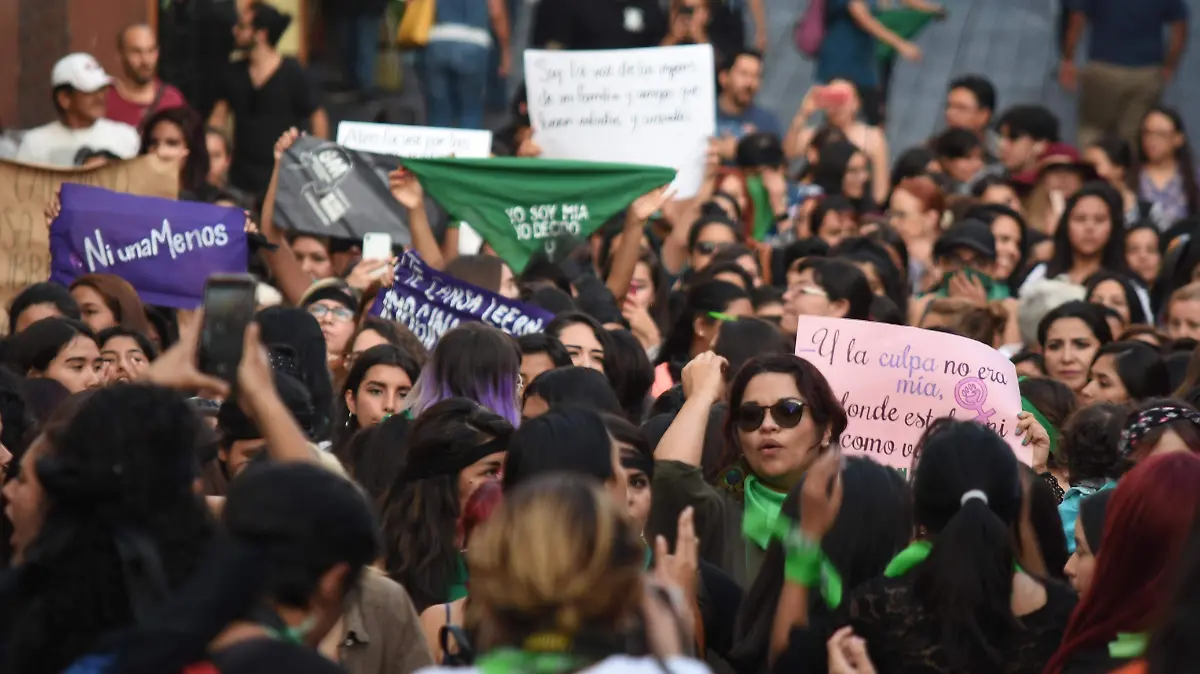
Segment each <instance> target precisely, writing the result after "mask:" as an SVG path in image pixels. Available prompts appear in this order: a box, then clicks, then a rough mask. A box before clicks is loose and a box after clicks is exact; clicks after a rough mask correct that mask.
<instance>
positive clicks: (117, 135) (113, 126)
mask: <svg viewBox="0 0 1200 674" xmlns="http://www.w3.org/2000/svg"><path fill="white" fill-rule="evenodd" d="M141 145H142V139H141V137H140V136H138V132H137V129H135V128H133V127H132V126H129V125H128V124H123V123H121V122H114V121H112V120H111V119H98V120H96V123H95V124H93V125H91V126H90V127H88V128H86V129H70V128H67V127H66V126H64V125H63V123H62V122H59V121H53V122H50V123H49V124H46V125H45V126H39V127H37V128H36V129H30V130H29V131H28V132H26V133H25V137H24V138H22V139H21V148H20V149H19V150H17V161H20V162H25V163H29V164H44V165H47V166H74V165H75V155H76V154H78V153H79V150H81V149H82V148H85V147H86V148H91V149H92V150H108V151H109V152H111V153H113V154H115V155H117V156H118V157H120V158H122V159H132V158H133V157H136V156H137V153H138V150H139V149H140V148H141Z"/></svg>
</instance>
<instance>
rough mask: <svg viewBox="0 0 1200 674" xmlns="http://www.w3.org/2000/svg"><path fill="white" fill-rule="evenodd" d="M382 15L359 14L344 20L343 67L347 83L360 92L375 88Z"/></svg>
mask: <svg viewBox="0 0 1200 674" xmlns="http://www.w3.org/2000/svg"><path fill="white" fill-rule="evenodd" d="M382 21H383V16H382V15H373V14H358V15H355V16H347V17H344V18H342V35H341V37H342V64H343V67H344V68H345V70H346V81H347V82H348V83H349V84H350V86H352V87H354V88H355V89H359V90H363V91H365V90H368V89H370V88H371V87H373V86H374V85H375V59H376V58H377V56H378V53H379V24H380V22H382Z"/></svg>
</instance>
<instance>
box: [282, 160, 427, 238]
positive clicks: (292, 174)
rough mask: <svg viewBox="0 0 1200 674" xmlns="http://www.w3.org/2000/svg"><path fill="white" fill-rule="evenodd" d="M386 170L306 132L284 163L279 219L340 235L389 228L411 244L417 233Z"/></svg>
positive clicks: (310, 230)
mask: <svg viewBox="0 0 1200 674" xmlns="http://www.w3.org/2000/svg"><path fill="white" fill-rule="evenodd" d="M381 173H385V172H382V171H377V170H376V165H375V163H374V162H373V161H372V160H371V159H370V158H369V157H368V156H367V155H366V154H364V153H361V152H357V151H355V150H349V149H346V148H344V147H341V146H339V145H336V144H334V143H330V142H329V141H326V140H321V139H319V138H313V137H311V136H301V137H300V138H299V139H298V140H297V141H296V142H295V144H293V145H292V147H291V148H290V149H289V150H288V151H287V152H286V153H284V155H283V160H282V163H281V165H280V167H279V188H278V190H277V192H276V195H275V220H276V222H277V223H278V224H279V225H280V226H281V227H283V228H285V229H291V230H294V231H297V232H303V233H305V234H312V235H314V236H327V237H332V238H335V239H361V238H362V237H363V235H364V234H366V233H367V232H387V233H388V234H390V235H391V236H392V241H393V242H394V243H398V244H402V245H405V246H407V245H409V244H411V243H412V236H410V235H409V233H408V226H407V225H406V224H405V221H404V219H403V217H402V215H401V212H402V211H403V208H402V207H401V206H400V204H398V203H397V202H396V199H395V198H394V197H393V196H392V193H391V191H390V190H389V189H388V186H387V182H386V179H385V178H384V177H383V176H382V175H380V174H381ZM385 174H386V173H385Z"/></svg>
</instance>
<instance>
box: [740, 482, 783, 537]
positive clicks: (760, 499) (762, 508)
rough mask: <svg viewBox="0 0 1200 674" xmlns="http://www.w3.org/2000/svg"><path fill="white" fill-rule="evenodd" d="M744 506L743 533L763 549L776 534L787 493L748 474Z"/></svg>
mask: <svg viewBox="0 0 1200 674" xmlns="http://www.w3.org/2000/svg"><path fill="white" fill-rule="evenodd" d="M742 484H743V485H744V488H745V499H744V500H743V506H742V535H743V536H745V537H746V538H747V539H748V540H750V541H751V542H753V543H754V544H755V545H757V546H758V547H759V548H762V549H763V550H766V549H767V544H769V543H770V542H771V537H772V536H773V535H774V534H775V521H776V520H777V519H779V511H781V510H782V509H783V501H784V499H786V498H787V494H785V493H783V492H779V491H775V490H774V489H771V488H770V487H768V486H767V485H765V484H763V483H762V482H761V481H760V480H759V479H758V478H757V477H755V476H754V475H747V476H746V480H745V482H743V483H742Z"/></svg>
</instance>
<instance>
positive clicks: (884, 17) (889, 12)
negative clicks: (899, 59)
mask: <svg viewBox="0 0 1200 674" xmlns="http://www.w3.org/2000/svg"><path fill="white" fill-rule="evenodd" d="M937 18H938V15H937V14H931V13H929V12H922V11H920V10H917V9H885V10H883V11H881V12H878V13H877V14H875V20H877V21H878V22H879V23H881V24H883V25H884V26H886V27H887V29H888V30H890V31H892V32H893V33H895V34H897V35H899V36H900V37H902V38H904V39H905V40H911V39H913V38H915V37H916V36H917V35H919V34H920V33H921V31H923V30H925V26H926V25H928V24H929V22H930V21H933V20H934V19H937ZM895 53H896V48H895V47H893V46H891V45H889V44H887V43H884V42H877V43H876V44H875V60H876V61H881V62H882V61H886V60H888V59H889V58H891V57H892V56H893V55H895Z"/></svg>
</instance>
